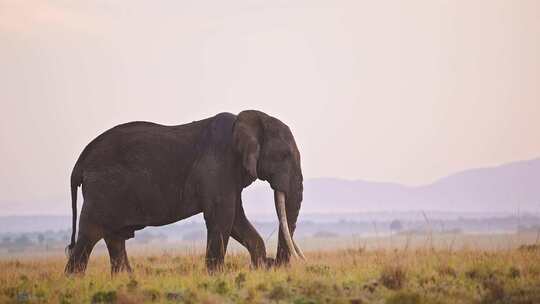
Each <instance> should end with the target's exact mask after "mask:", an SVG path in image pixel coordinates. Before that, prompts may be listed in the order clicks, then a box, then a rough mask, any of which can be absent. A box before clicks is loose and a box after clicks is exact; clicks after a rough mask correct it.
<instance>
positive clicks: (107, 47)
mask: <svg viewBox="0 0 540 304" xmlns="http://www.w3.org/2000/svg"><path fill="white" fill-rule="evenodd" d="M0 102H1V109H0V115H1V119H0V127H1V128H0V132H1V133H0V139H1V142H0V159H1V168H0V202H26V201H38V202H40V201H43V202H47V201H56V200H60V201H61V202H62V206H64V205H63V204H64V202H67V201H68V199H69V195H68V193H69V192H68V185H69V175H70V172H71V169H72V166H73V164H74V163H75V160H76V158H77V156H78V154H79V153H80V152H81V150H82V149H83V148H84V146H85V145H86V144H87V143H88V142H89V141H90V140H91V139H93V138H94V137H95V136H97V135H98V134H99V133H101V132H102V131H104V130H106V129H108V128H110V127H112V126H114V125H116V124H119V123H123V122H127V121H132V120H148V121H154V122H158V123H163V124H180V123H184V122H190V121H192V120H198V119H202V118H206V117H208V116H211V115H214V114H216V113H219V112H223V111H229V112H233V113H238V112H239V111H241V110H243V109H259V110H262V111H265V112H267V113H269V114H271V115H274V116H276V117H278V118H280V119H281V120H283V121H284V122H286V123H287V124H288V125H289V126H290V127H291V128H292V130H293V133H294V135H295V137H296V139H297V142H298V145H299V147H300V150H301V153H302V159H303V169H304V176H305V177H307V178H310V177H322V176H325V177H340V178H347V179H367V180H379V181H391V182H400V183H405V184H412V185H416V184H423V183H428V182H432V181H434V180H435V179H437V178H439V177H442V176H444V175H447V174H449V173H452V172H455V171H459V170H462V169H466V168H471V167H479V166H491V165H497V164H500V163H504V162H509V161H514V160H522V159H529V158H535V157H538V156H540V1H537V0H530V1H511V0H505V1H502V0H485V1H477V0H474V1H473V0H463V1H457V0H454V1H451V0H448V1H437V0H425V1H419V0H408V1H385V0H383V1H381V0H372V1H358V0H355V1H314V0H305V1H256V0H252V1H200V0H198V1H132V0H130V1H71V0H65V1H30V0H25V1H19V0H0ZM40 208H42V209H43V210H46V209H47V208H48V206H47V205H46V204H44V205H42V206H41V207H40ZM66 208H68V207H66ZM3 211H4V212H6V210H3ZM8 211H9V210H8ZM67 212H69V209H66V213H67Z"/></svg>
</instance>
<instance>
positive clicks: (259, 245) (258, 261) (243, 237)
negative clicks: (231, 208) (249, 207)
mask: <svg viewBox="0 0 540 304" xmlns="http://www.w3.org/2000/svg"><path fill="white" fill-rule="evenodd" d="M231 236H232V237H233V238H234V239H235V240H237V241H238V242H239V243H240V244H242V245H243V246H244V247H246V248H247V250H248V251H249V255H250V256H251V263H252V264H253V266H255V267H260V266H269V265H268V264H269V263H268V260H267V258H266V247H265V245H264V241H263V239H262V237H261V236H260V235H259V233H258V232H257V230H255V227H253V225H252V224H251V223H250V222H249V220H248V219H247V217H246V214H245V213H244V208H243V207H242V205H240V206H238V207H237V210H236V216H235V218H234V224H233V227H232V231H231Z"/></svg>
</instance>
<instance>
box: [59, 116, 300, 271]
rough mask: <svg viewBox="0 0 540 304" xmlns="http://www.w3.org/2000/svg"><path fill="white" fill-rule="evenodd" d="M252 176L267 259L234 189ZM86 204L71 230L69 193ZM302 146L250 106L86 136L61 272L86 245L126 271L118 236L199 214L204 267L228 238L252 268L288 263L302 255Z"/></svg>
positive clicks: (72, 267) (217, 262) (84, 258)
mask: <svg viewBox="0 0 540 304" xmlns="http://www.w3.org/2000/svg"><path fill="white" fill-rule="evenodd" d="M256 179H260V180H263V181H267V182H268V183H269V185H270V187H271V188H272V189H273V191H274V202H275V207H276V212H277V216H278V219H279V235H278V248H277V253H276V257H275V259H272V258H268V257H267V255H266V248H265V244H264V241H263V239H262V238H261V236H260V235H259V233H258V232H257V230H255V228H254V227H253V225H252V224H251V223H250V221H249V220H248V219H247V217H246V214H245V212H244V208H243V206H242V196H241V193H242V190H243V189H244V188H245V187H247V186H249V185H250V184H251V183H252V182H253V181H255V180H256ZM79 186H81V189H82V196H83V199H84V202H83V204H82V207H81V212H80V216H79V229H78V234H77V239H76V241H75V235H76V231H77V230H76V226H77V191H78V187H79ZM302 193H303V176H302V169H301V165H300V152H299V150H298V147H297V145H296V142H295V139H294V137H293V134H292V132H291V130H290V128H289V127H288V126H287V125H286V124H284V123H283V122H281V121H280V120H279V119H277V118H274V117H272V116H270V115H267V114H265V113H263V112H260V111H256V110H246V111H243V112H241V113H239V114H238V115H234V114H231V113H220V114H217V115H215V116H213V117H210V118H206V119H203V120H199V121H193V122H191V123H187V124H182V125H175V126H165V125H160V124H156V123H152V122H144V121H135V122H129V123H125V124H121V125H118V126H115V127H113V128H111V129H109V130H107V131H105V132H103V133H102V134H101V135H99V136H97V137H96V138H95V139H94V140H92V141H91V142H90V143H89V144H88V145H87V146H86V147H85V148H84V150H83V151H82V153H81V154H80V155H79V158H78V159H77V162H76V163H75V166H74V167H73V171H72V173H71V201H72V212H73V215H72V220H73V222H72V225H73V227H72V235H71V243H70V244H69V245H68V247H67V248H66V249H67V253H68V262H67V264H66V267H65V273H66V274H73V273H84V272H85V270H86V266H87V263H88V259H89V256H90V253H91V251H92V249H93V247H94V245H95V244H96V243H97V242H98V241H99V240H101V239H104V240H105V244H106V246H107V249H108V252H109V256H110V263H111V273H113V274H114V273H117V272H119V271H127V272H131V267H130V264H129V261H128V256H127V253H126V245H125V243H126V240H127V239H130V238H133V237H134V235H135V231H137V230H141V229H143V228H145V227H147V226H162V225H167V224H171V223H174V222H177V221H179V220H182V219H186V218H188V217H191V216H193V215H195V214H199V213H201V212H202V213H203V215H204V221H205V224H206V228H207V244H206V258H205V263H206V267H207V270H208V271H209V272H214V271H216V270H221V269H222V267H223V263H224V258H225V253H226V250H227V244H228V240H229V237H232V238H234V239H235V240H237V241H238V242H239V243H240V244H242V245H243V246H244V247H246V248H247V250H248V251H249V254H250V258H251V264H252V265H253V266H254V267H270V266H272V265H288V264H289V262H290V259H291V256H292V257H295V258H304V254H303V253H302V250H301V249H300V247H298V245H297V244H296V242H295V241H294V240H293V238H292V237H293V234H294V231H295V228H296V222H297V218H298V214H299V211H300V206H301V203H302Z"/></svg>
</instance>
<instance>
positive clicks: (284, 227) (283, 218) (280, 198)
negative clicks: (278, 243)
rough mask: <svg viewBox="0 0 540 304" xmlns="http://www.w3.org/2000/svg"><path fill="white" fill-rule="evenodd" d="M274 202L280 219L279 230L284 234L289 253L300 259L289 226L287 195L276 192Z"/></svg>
mask: <svg viewBox="0 0 540 304" xmlns="http://www.w3.org/2000/svg"><path fill="white" fill-rule="evenodd" d="M274 201H275V203H276V212H277V215H278V218H279V228H281V229H280V230H281V231H282V232H283V238H284V239H285V243H286V244H287V247H288V249H289V253H290V254H291V255H292V256H294V257H295V258H297V257H298V254H297V253H296V250H295V248H294V243H293V240H292V237H291V233H290V231H289V225H288V224H287V211H285V194H284V193H283V192H280V191H274Z"/></svg>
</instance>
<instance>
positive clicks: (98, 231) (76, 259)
mask: <svg viewBox="0 0 540 304" xmlns="http://www.w3.org/2000/svg"><path fill="white" fill-rule="evenodd" d="M102 238H103V228H102V227H101V226H99V225H98V224H95V223H92V222H90V221H88V220H86V219H85V218H81V221H80V222H79V233H78V235H77V241H76V242H75V247H74V248H73V249H72V250H71V252H70V253H69V260H68V262H67V265H66V268H65V272H66V273H68V274H71V273H84V271H85V270H86V266H87V265H88V259H89V258H90V254H91V253H92V249H93V248H94V246H95V245H96V243H97V242H98V241H99V240H101V239H102Z"/></svg>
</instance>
